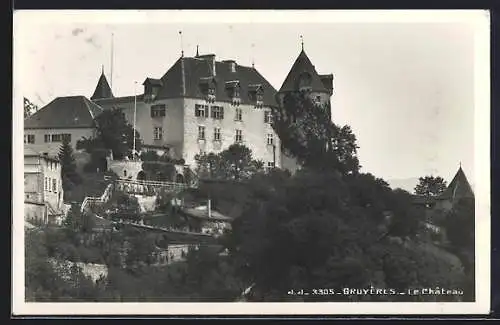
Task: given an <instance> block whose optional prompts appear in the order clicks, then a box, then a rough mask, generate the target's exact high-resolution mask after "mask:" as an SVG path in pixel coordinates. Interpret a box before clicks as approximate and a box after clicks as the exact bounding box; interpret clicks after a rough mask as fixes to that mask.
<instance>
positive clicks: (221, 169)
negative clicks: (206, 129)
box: [195, 143, 264, 181]
mask: <svg viewBox="0 0 500 325" xmlns="http://www.w3.org/2000/svg"><path fill="white" fill-rule="evenodd" d="M195 160H196V165H197V170H196V173H197V174H198V176H199V177H200V178H210V179H224V180H236V181H239V180H245V179H248V178H249V177H250V176H252V175H253V174H255V173H257V172H260V171H262V170H263V166H264V164H263V163H262V162H261V161H258V160H254V159H253V157H252V150H250V149H249V148H248V147H246V146H244V145H241V144H237V143H235V144H232V145H231V146H229V148H227V149H226V150H224V151H222V152H220V153H219V154H214V153H208V154H202V155H196V156H195Z"/></svg>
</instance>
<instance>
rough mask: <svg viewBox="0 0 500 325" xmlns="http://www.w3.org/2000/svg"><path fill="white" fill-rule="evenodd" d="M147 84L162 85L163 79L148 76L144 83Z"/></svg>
mask: <svg viewBox="0 0 500 325" xmlns="http://www.w3.org/2000/svg"><path fill="white" fill-rule="evenodd" d="M146 84H149V85H152V86H162V85H163V82H162V81H161V79H154V78H146V80H144V82H143V83H142V85H146Z"/></svg>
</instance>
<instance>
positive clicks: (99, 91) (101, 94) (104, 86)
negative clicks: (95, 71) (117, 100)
mask: <svg viewBox="0 0 500 325" xmlns="http://www.w3.org/2000/svg"><path fill="white" fill-rule="evenodd" d="M101 98H114V96H113V92H112V91H111V87H110V86H109V83H108V80H107V79H106V76H105V75H104V71H103V72H102V73H101V77H99V81H98V82H97V86H96V87H95V90H94V94H93V95H92V97H90V99H92V100H94V99H101Z"/></svg>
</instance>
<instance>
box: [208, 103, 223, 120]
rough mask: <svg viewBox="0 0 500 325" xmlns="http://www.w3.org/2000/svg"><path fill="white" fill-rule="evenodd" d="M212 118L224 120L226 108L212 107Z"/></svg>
mask: <svg viewBox="0 0 500 325" xmlns="http://www.w3.org/2000/svg"><path fill="white" fill-rule="evenodd" d="M211 116H212V118H214V119H217V120H222V119H224V107H222V106H212V115H211Z"/></svg>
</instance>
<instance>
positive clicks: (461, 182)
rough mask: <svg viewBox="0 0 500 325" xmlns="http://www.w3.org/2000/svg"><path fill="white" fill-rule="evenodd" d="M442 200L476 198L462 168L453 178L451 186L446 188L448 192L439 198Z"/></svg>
mask: <svg viewBox="0 0 500 325" xmlns="http://www.w3.org/2000/svg"><path fill="white" fill-rule="evenodd" d="M439 198H440V199H442V200H449V199H452V200H454V199H461V198H474V192H473V191H472V188H471V186H470V184H469V181H468V180H467V177H466V176H465V173H464V171H463V170H462V167H460V168H459V169H458V171H457V173H456V174H455V177H453V180H452V181H451V183H450V185H448V187H447V188H446V190H445V191H444V192H443V194H441V195H440V196H439Z"/></svg>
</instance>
